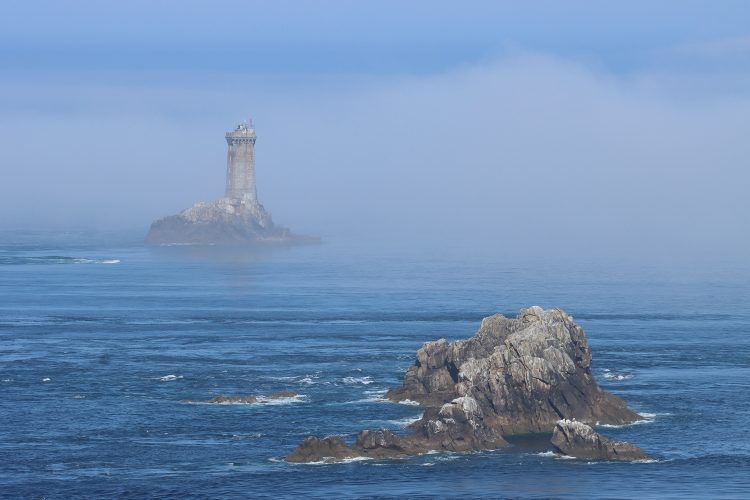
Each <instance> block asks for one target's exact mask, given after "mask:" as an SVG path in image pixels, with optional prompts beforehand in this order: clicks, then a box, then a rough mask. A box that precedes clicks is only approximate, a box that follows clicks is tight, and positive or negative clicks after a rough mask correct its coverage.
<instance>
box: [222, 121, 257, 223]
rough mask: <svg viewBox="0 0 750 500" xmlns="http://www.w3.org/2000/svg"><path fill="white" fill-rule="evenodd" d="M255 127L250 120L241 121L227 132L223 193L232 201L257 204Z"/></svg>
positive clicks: (246, 204)
mask: <svg viewBox="0 0 750 500" xmlns="http://www.w3.org/2000/svg"><path fill="white" fill-rule="evenodd" d="M255 138H256V136H255V129H254V128H253V124H252V122H250V123H249V124H245V123H241V124H239V125H238V126H237V128H236V129H234V131H232V132H227V134H226V139H227V146H228V150H227V187H226V191H225V193H224V196H225V197H226V198H229V199H230V200H232V202H234V203H240V204H242V205H245V206H247V207H249V208H255V207H257V206H258V204H259V203H258V193H257V191H256V188H255Z"/></svg>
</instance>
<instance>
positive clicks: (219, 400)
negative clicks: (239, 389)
mask: <svg viewBox="0 0 750 500" xmlns="http://www.w3.org/2000/svg"><path fill="white" fill-rule="evenodd" d="M207 402H208V403H212V404H253V403H257V402H258V398H256V397H255V396H225V395H223V394H219V395H218V396H214V397H212V398H211V399H209V400H208V401H207Z"/></svg>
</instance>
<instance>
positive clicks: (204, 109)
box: [0, 54, 750, 262]
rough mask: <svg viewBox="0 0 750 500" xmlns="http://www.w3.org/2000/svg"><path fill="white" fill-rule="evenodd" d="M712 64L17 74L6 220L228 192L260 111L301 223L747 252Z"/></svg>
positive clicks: (507, 244) (738, 110)
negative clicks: (233, 144) (704, 69)
mask: <svg viewBox="0 0 750 500" xmlns="http://www.w3.org/2000/svg"><path fill="white" fill-rule="evenodd" d="M704 83H705V82H704V81H702V80H700V77H699V76H691V75H689V74H685V75H682V74H677V75H675V74H646V73H639V74H630V75H627V76H615V75H612V74H608V73H605V72H602V71H598V70H595V69H591V68H588V67H586V66H583V65H580V64H576V63H572V62H568V61H563V60H556V59H549V58H545V57H540V56H536V55H528V54H527V55H516V56H514V57H510V58H506V59H502V60H498V61H494V62H488V63H486V64H483V65H475V66H467V67H464V68H462V69H459V70H455V71H451V72H448V73H443V74H438V75H430V76H419V77H393V76H389V77H382V78H364V77H362V78H354V77H351V76H348V77H341V78H337V77H335V76H331V75H329V76H326V77H319V78H315V79H309V80H295V79H294V78H291V77H285V78H284V79H281V78H279V77H276V78H265V79H263V78H258V79H255V80H251V81H245V80H244V79H242V78H237V77H236V76H235V75H225V76H221V77H218V76H215V77H213V78H211V79H204V78H198V77H194V78H177V77H175V76H174V75H172V76H163V75H162V76H156V75H152V77H151V78H149V79H143V80H140V81H134V80H132V79H129V80H128V79H118V78H117V77H112V78H109V79H103V80H102V83H99V84H94V83H86V84H82V83H80V82H77V81H73V80H70V81H60V82H57V83H55V84H54V85H52V84H49V85H46V84H42V83H39V82H38V81H37V82H34V83H27V84H24V82H20V81H15V82H14V81H11V82H6V83H5V84H2V85H1V86H0V87H1V88H2V90H3V93H5V94H6V95H13V97H14V98H13V102H12V104H11V102H10V100H9V99H4V100H3V101H2V108H1V109H0V133H1V134H2V135H3V137H4V143H5V145H6V147H5V148H3V151H2V152H1V153H0V162H1V163H2V164H3V172H4V173H3V183H2V184H1V185H0V207H1V208H2V210H1V211H0V214H2V215H0V227H2V228H41V229H64V228H107V229H117V228H129V229H132V228H139V227H141V228H142V230H143V233H144V234H145V233H146V231H147V229H148V226H149V224H150V223H151V221H152V220H153V219H156V218H159V217H162V216H164V215H168V214H172V213H176V212H178V211H179V210H181V209H183V208H186V207H188V206H189V205H191V204H192V203H194V202H196V201H199V200H211V199H215V198H218V197H220V196H221V195H222V194H223V187H224V173H225V172H224V169H225V161H226V160H225V155H226V143H225V141H224V138H223V135H224V133H225V132H226V131H228V130H231V129H232V128H233V127H234V126H235V125H236V123H237V122H239V121H241V120H243V119H246V118H248V117H252V118H253V119H254V121H255V124H256V128H257V133H258V142H257V144H256V154H257V177H258V192H259V197H260V200H261V202H262V203H263V204H264V205H265V206H266V208H267V209H269V210H270V211H271V212H272V214H273V217H274V220H275V221H276V222H277V223H280V224H284V225H288V226H289V227H291V228H292V229H293V230H295V231H297V232H299V233H306V234H317V235H321V236H322V237H323V238H324V239H325V238H339V237H346V238H355V239H356V238H360V239H365V240H367V241H370V242H372V244H373V245H378V244H383V245H386V244H387V245H403V246H415V247H419V248H424V249H425V251H429V249H430V248H438V247H442V246H465V247H466V248H472V249H475V250H481V251H482V252H485V253H488V252H489V253H497V254H498V255H499V256H503V257H506V258H511V259H512V258H529V257H531V258H536V257H538V258H544V259H548V260H550V259H551V260H555V259H561V260H565V259H583V260H585V259H596V260H608V259H614V260H622V259H625V260H636V261H637V260H650V261H653V260H662V261H665V262H668V261H671V260H680V261H690V260H695V259H700V260H702V259H721V260H727V259H729V260H732V259H735V260H742V259H744V256H746V255H748V254H750V241H749V237H748V235H749V234H750V223H749V222H748V213H750V210H749V209H750V201H749V200H750V197H748V196H747V189H748V185H750V174H749V173H748V170H747V168H746V165H745V163H746V162H745V161H744V160H746V159H747V158H748V157H750V142H748V141H747V131H748V117H749V116H750V100H749V99H748V98H747V97H746V96H744V95H742V94H739V93H726V92H723V93H714V92H711V90H710V88H709V89H706V85H704ZM717 95H720V97H717Z"/></svg>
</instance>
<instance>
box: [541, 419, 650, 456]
mask: <svg viewBox="0 0 750 500" xmlns="http://www.w3.org/2000/svg"><path fill="white" fill-rule="evenodd" d="M552 445H553V446H554V447H555V450H556V451H558V452H559V453H562V454H564V455H568V456H571V457H576V458H583V459H587V460H646V459H648V456H647V455H646V453H644V451H643V450H641V449H640V448H638V447H637V446H634V445H632V444H630V443H627V442H625V441H614V440H611V439H609V438H607V437H605V436H602V435H601V434H599V433H597V432H595V431H594V430H593V429H592V428H591V427H589V426H588V425H586V424H584V423H582V422H577V421H574V420H560V421H559V422H558V423H557V425H555V430H554V431H553V433H552Z"/></svg>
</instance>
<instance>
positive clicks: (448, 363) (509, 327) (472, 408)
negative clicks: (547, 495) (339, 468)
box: [286, 306, 645, 462]
mask: <svg viewBox="0 0 750 500" xmlns="http://www.w3.org/2000/svg"><path fill="white" fill-rule="evenodd" d="M386 396H387V397H388V398H389V399H391V400H392V401H406V400H411V401H415V402H417V403H419V404H420V406H422V407H423V408H424V414H423V416H422V418H421V419H420V420H418V421H417V422H415V423H413V424H412V425H411V426H410V429H411V432H410V433H409V434H407V435H405V436H398V435H396V434H394V433H392V432H391V431H389V430H387V429H377V430H363V431H361V432H360V433H359V434H358V436H357V438H356V441H355V442H354V443H353V444H352V445H351V446H348V445H347V444H346V443H345V442H344V440H343V438H341V437H339V436H329V437H325V438H317V437H308V438H307V439H305V440H304V441H303V442H302V443H301V444H300V445H299V446H298V447H297V448H296V449H295V450H294V451H293V452H292V453H291V454H289V455H288V456H287V457H286V459H287V461H289V462H326V461H337V460H343V459H347V458H356V457H369V458H388V457H403V456H410V455H416V454H420V453H425V452H428V451H454V452H464V451H476V450H489V449H497V448H502V447H505V446H507V445H508V443H507V441H506V440H505V439H504V436H512V435H521V434H527V433H553V447H554V449H555V450H556V451H557V452H559V453H564V454H568V455H570V456H574V457H580V458H592V459H618V460H638V459H643V458H645V454H644V453H643V452H642V451H641V450H640V449H638V448H636V447H634V446H632V445H629V444H628V443H623V442H616V441H611V440H609V439H607V438H605V437H604V436H601V435H599V434H597V433H595V432H594V431H593V430H592V429H591V428H590V427H589V426H588V425H586V424H597V423H601V424H610V425H623V424H628V423H632V422H635V421H638V420H641V419H642V417H641V416H640V415H638V414H637V413H636V412H634V411H633V410H631V409H630V408H628V406H627V404H626V403H625V402H624V401H623V400H622V399H620V398H619V397H617V396H615V395H614V394H611V393H608V392H606V391H603V390H602V389H601V388H600V387H599V386H598V384H597V383H596V381H595V380H594V377H593V374H592V372H591V352H590V350H589V347H588V343H587V341H586V337H585V334H584V332H583V330H582V329H581V327H580V326H578V325H577V324H576V323H575V322H574V321H573V318H572V317H571V316H569V315H568V314H567V313H566V312H565V311H563V310H561V309H550V310H544V309H542V308H540V307H538V306H533V307H530V308H527V309H522V310H521V311H520V312H519V313H518V315H517V316H516V318H508V317H505V316H503V315H502V314H496V315H494V316H490V317H487V318H484V319H483V320H482V322H481V325H480V327H479V330H478V332H477V333H476V334H475V335H474V336H473V337H471V338H469V339H462V340H457V341H455V342H453V343H449V342H447V341H446V340H445V339H440V340H436V341H433V342H427V343H425V344H424V345H423V346H422V347H421V348H420V349H419V350H418V351H417V354H416V361H415V363H414V365H413V366H412V367H410V368H409V369H408V370H407V372H406V375H405V377H404V383H403V385H402V386H401V387H398V388H395V389H391V390H390V391H388V393H387V395H386ZM561 422H562V423H561ZM570 422H573V423H572V424H571V423H570ZM585 428H587V429H589V430H590V431H591V432H588V431H586V430H585ZM592 433H593V434H592Z"/></svg>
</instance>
